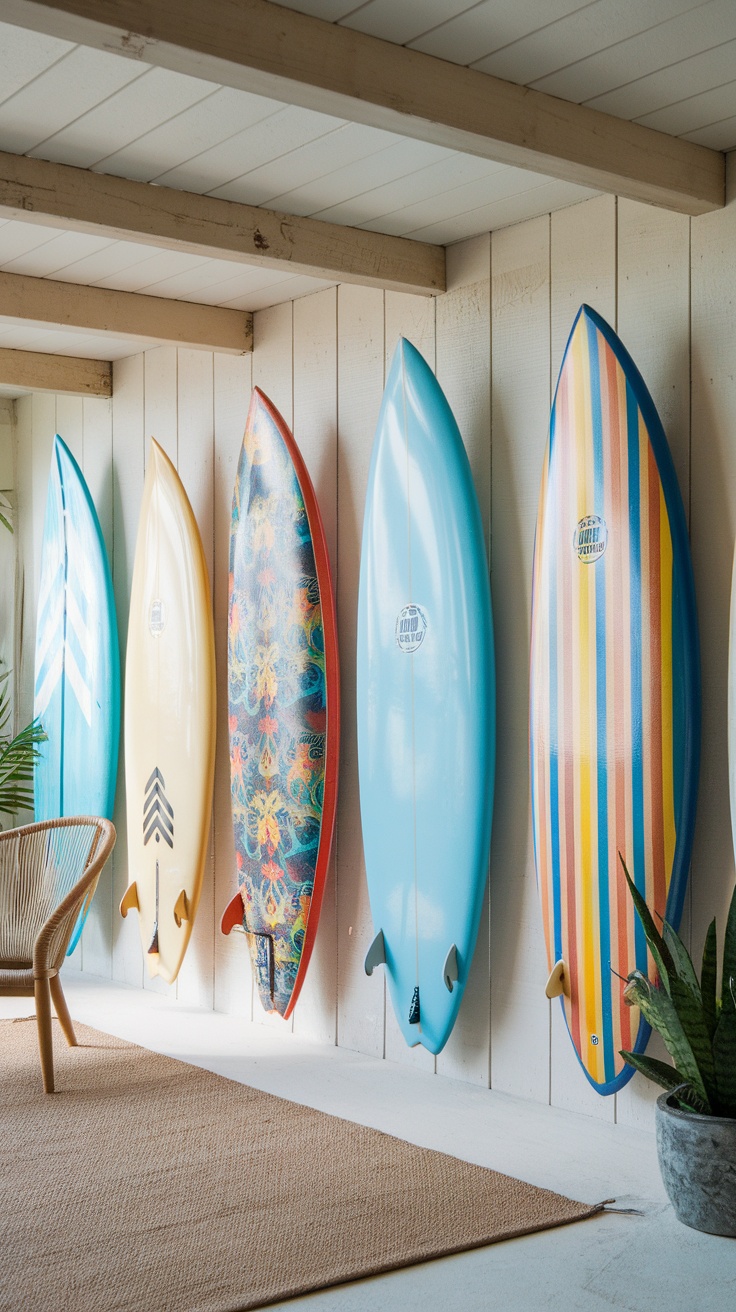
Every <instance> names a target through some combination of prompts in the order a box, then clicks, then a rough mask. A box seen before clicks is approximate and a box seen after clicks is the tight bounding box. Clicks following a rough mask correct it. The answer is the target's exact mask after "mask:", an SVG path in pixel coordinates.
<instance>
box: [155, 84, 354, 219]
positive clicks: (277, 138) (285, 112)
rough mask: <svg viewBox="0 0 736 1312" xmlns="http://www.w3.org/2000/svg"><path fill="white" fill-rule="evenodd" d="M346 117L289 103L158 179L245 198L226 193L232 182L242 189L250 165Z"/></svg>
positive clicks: (169, 184) (293, 146)
mask: <svg viewBox="0 0 736 1312" xmlns="http://www.w3.org/2000/svg"><path fill="white" fill-rule="evenodd" d="M344 122H345V120H344V119H338V118H333V117H331V115H329V114H317V113H315V112H314V111H313V110H307V109H299V108H297V107H295V106H292V105H288V106H286V107H285V108H284V109H281V110H279V112H278V113H277V114H272V115H271V116H270V117H269V118H267V119H266V120H265V122H263V123H259V124H256V125H254V126H251V127H248V128H245V129H244V131H242V132H237V133H235V135H234V136H232V137H229V138H228V139H227V141H223V142H221V143H220V145H218V146H215V147H213V148H212V149H211V150H207V151H204V152H203V153H202V154H201V155H196V156H195V157H194V158H193V159H190V160H188V161H187V162H186V163H185V164H181V165H178V166H177V167H176V168H173V169H167V171H166V172H165V173H160V174H159V175H158V176H157V177H156V178H155V179H154V181H155V182H158V183H160V184H161V185H162V186H165V187H177V188H179V189H180V190H183V191H197V192H201V193H209V192H211V193H213V194H215V195H218V196H223V197H224V199H226V200H241V199H245V197H243V196H241V195H230V194H227V195H225V191H226V190H227V189H228V188H229V186H231V185H233V186H234V190H235V191H238V186H237V184H238V182H239V180H240V179H241V178H242V177H243V174H245V173H247V172H248V171H249V170H250V169H254V168H258V167H259V166H260V165H261V164H267V163H269V161H271V160H273V159H275V158H277V157H278V156H279V155H285V154H286V153H287V151H290V150H294V149H296V147H297V146H300V145H304V144H306V142H307V141H313V140H314V139H315V138H316V137H321V136H325V135H326V134H327V133H328V132H334V131H335V129H336V128H339V127H342V126H343V125H344Z"/></svg>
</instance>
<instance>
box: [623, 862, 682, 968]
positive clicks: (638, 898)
mask: <svg viewBox="0 0 736 1312" xmlns="http://www.w3.org/2000/svg"><path fill="white" fill-rule="evenodd" d="M618 859H619V861H620V862H621V865H622V866H623V869H624V874H625V876H626V882H627V884H628V886H629V889H630V892H631V896H632V898H633V899H634V906H635V907H636V910H637V914H638V916H639V919H640V921H641V924H642V928H643V930H644V933H645V935H646V940H647V943H648V944H649V951H650V952H651V954H652V957H653V958H654V964H655V966H656V967H657V971H658V973H659V977H660V979H661V980H662V983H663V984H664V986H665V988H666V989H669V982H670V977H671V976H673V975H675V974H676V973H677V971H676V968H675V963H674V961H673V960H672V954H671V953H670V950H669V948H668V947H667V944H666V943H665V941H664V939H663V938H662V935H661V934H660V932H659V930H658V929H657V926H656V925H655V923H654V920H653V919H652V915H651V912H650V910H649V907H648V906H647V904H646V902H645V901H644V898H643V897H642V895H641V893H640V892H639V890H638V888H637V887H636V884H635V883H634V881H633V879H632V878H631V875H630V874H629V871H628V869H627V866H626V862H625V861H624V859H623V857H622V855H621V853H620V852H619V854H618Z"/></svg>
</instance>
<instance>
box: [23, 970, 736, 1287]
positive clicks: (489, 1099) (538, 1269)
mask: <svg viewBox="0 0 736 1312" xmlns="http://www.w3.org/2000/svg"><path fill="white" fill-rule="evenodd" d="M64 988H65V992H66V996H67V999H68V1001H69V1006H70V1010H71V1013H72V1016H74V1017H75V1018H78V1019H79V1020H80V1021H83V1022H85V1023H87V1024H89V1025H93V1026H95V1027H96V1028H98V1029H101V1030H105V1031H106V1032H108V1033H110V1034H115V1035H118V1036H119V1037H121V1038H126V1039H131V1040H133V1041H134V1042H136V1043H140V1044H142V1045H143V1046H145V1047H147V1048H150V1049H153V1050H154V1051H156V1052H163V1053H168V1054H169V1055H170V1056H172V1057H178V1058H180V1059H181V1060H182V1061H187V1062H191V1063H193V1064H195V1065H198V1066H203V1067H205V1068H206V1069H207V1070H211V1071H215V1072H216V1073H218V1074H220V1075H226V1076H228V1077H229V1078H230V1079H233V1080H239V1081H241V1082H242V1083H244V1084H250V1085H253V1086H254V1087H256V1088H259V1089H264V1090H267V1091H268V1092H269V1093H275V1094H279V1095H281V1096H283V1097H286V1098H291V1099H293V1100H294V1101H296V1102H300V1103H304V1104H306V1105H308V1106H310V1107H316V1108H319V1109H320V1110H321V1111H324V1112H329V1113H332V1114H334V1115H339V1116H343V1117H346V1118H347V1119H349V1120H352V1121H356V1122H358V1123H360V1124H362V1125H371V1126H375V1127H376V1128H377V1129H379V1130H384V1131H387V1132H388V1133H389V1134H395V1135H398V1136H399V1137H400V1138H402V1139H407V1140H409V1141H410V1142H412V1143H416V1144H422V1145H425V1146H426V1147H429V1148H436V1149H439V1150H441V1151H442V1152H447V1153H453V1154H455V1155H456V1156H458V1157H461V1158H465V1159H466V1160H468V1161H472V1162H478V1163H480V1164H481V1165H485V1166H490V1167H494V1168H495V1169H496V1170H499V1171H504V1172H506V1173H507V1174H509V1175H515V1176H517V1177H519V1178H520V1179H523V1180H528V1181H529V1182H530V1183H533V1184H537V1185H543V1186H546V1187H548V1188H551V1189H556V1190H558V1191H559V1192H560V1193H565V1194H568V1195H569V1196H571V1197H574V1198H578V1199H581V1200H583V1201H586V1202H588V1201H589V1202H597V1201H600V1200H601V1199H604V1198H615V1199H616V1204H615V1205H616V1206H617V1207H620V1208H632V1209H636V1214H634V1215H621V1214H613V1213H611V1214H606V1215H604V1216H601V1217H594V1218H593V1219H591V1220H589V1221H585V1222H582V1223H580V1224H577V1225H571V1226H567V1227H564V1228H561V1229H558V1230H548V1231H546V1232H543V1233H541V1234H536V1235H529V1236H527V1237H525V1238H522V1239H514V1240H511V1241H508V1242H506V1243H501V1244H496V1245H494V1246H492V1247H490V1248H486V1249H478V1250H475V1251H474V1252H470V1253H467V1254H459V1255H456V1256H454V1257H449V1258H443V1259H440V1260H438V1261H435V1262H429V1263H426V1264H424V1265H422V1266H416V1267H411V1268H408V1269H406V1270H403V1271H397V1272H396V1273H394V1274H390V1275H384V1276H378V1277H374V1278H372V1279H369V1280H361V1281H356V1282H355V1283H353V1284H350V1285H343V1286H341V1287H339V1288H337V1289H332V1290H326V1291H324V1292H322V1293H317V1294H313V1295H310V1296H308V1297H306V1298H298V1299H294V1300H291V1301H290V1302H288V1303H281V1304H278V1305H277V1306H278V1307H279V1308H281V1309H283V1312H430V1310H431V1312H435V1309H437V1312H440V1310H441V1312H490V1310H491V1309H497V1308H498V1309H503V1312H548V1310H549V1312H578V1310H579V1312H611V1309H621V1310H622V1312H659V1310H660V1309H662V1312H665V1309H666V1312H680V1310H682V1312H734V1309H736V1240H730V1239H721V1238H716V1237H715V1236H712V1235H702V1234H698V1233H697V1232H696V1231H694V1230H689V1229H688V1228H687V1227H685V1226H683V1225H680V1223H679V1222H678V1221H677V1220H676V1219H675V1217H674V1214H673V1212H672V1209H671V1207H670V1206H669V1204H668V1202H667V1200H666V1197H665V1194H664V1191H663V1188H662V1185H661V1181H660V1177H659V1171H658V1168H657V1159H656V1149H655V1144H654V1138H653V1136H652V1135H650V1134H645V1133H643V1132H641V1131H636V1130H628V1129H625V1128H624V1127H622V1126H611V1125H606V1124H603V1123H601V1122H600V1121H598V1120H595V1119H593V1118H589V1117H583V1116H577V1115H574V1114H572V1113H568V1112H563V1111H557V1110H553V1109H550V1108H549V1107H543V1106H541V1105H538V1104H536V1103H532V1102H526V1101H523V1100H521V1099H517V1098H511V1097H508V1096H507V1095H504V1094H499V1093H493V1092H490V1093H489V1092H488V1091H487V1090H483V1089H478V1088H474V1087H472V1086H469V1085H466V1084H461V1083H459V1082H457V1081H454V1080H448V1079H444V1078H442V1077H440V1076H430V1075H425V1074H423V1073H421V1072H418V1071H415V1070H412V1069H408V1068H406V1067H403V1066H397V1065H395V1064H393V1063H391V1062H383V1061H377V1060H375V1059H372V1058H368V1057H364V1056H361V1055H360V1054H358V1053H351V1052H347V1051H345V1050H344V1049H341V1048H335V1047H327V1046H324V1045H320V1044H315V1043H308V1042H306V1041H304V1040H299V1039H298V1038H296V1037H294V1036H293V1035H289V1036H288V1038H286V1037H285V1036H284V1037H282V1036H281V1035H280V1034H279V1033H278V1032H277V1031H276V1030H274V1029H271V1028H266V1027H263V1026H260V1025H253V1024H248V1023H246V1022H243V1021H242V1020H238V1019H236V1018H234V1017H231V1016H223V1015H220V1014H213V1013H212V1012H205V1011H197V1010H193V1009H192V1010H190V1009H186V1008H184V1007H182V1006H181V1005H179V1004H174V1003H173V1002H172V1001H170V1000H169V999H168V998H166V997H164V996H161V995H159V994H155V993H148V992H143V991H141V990H138V989H130V988H125V987H124V986H122V985H116V984H112V983H110V982H109V981H107V980H99V979H95V978H93V977H91V976H87V975H85V976H82V975H80V974H78V973H75V972H73V971H71V970H68V969H67V970H65V971H64ZM30 1010H32V1003H31V1002H30V1001H28V1002H26V1000H25V999H18V1000H16V999H10V998H3V999H0V1017H6V1016H11V1015H23V1014H26V1013H28V1012H29V1011H30Z"/></svg>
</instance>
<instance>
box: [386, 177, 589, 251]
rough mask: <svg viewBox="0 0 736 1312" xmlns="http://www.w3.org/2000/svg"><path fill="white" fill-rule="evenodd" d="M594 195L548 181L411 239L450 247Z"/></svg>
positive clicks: (435, 225) (427, 230)
mask: <svg viewBox="0 0 736 1312" xmlns="http://www.w3.org/2000/svg"><path fill="white" fill-rule="evenodd" d="M596 194H597V193H596V192H594V191H589V190H587V188H585V187H578V186H575V185H574V184H573V183H571V182H558V181H557V179H551V180H550V181H548V182H545V183H543V184H542V185H541V186H537V187H532V188H530V190H529V191H526V192H523V193H522V192H517V193H516V194H515V195H513V196H510V197H507V198H505V199H502V200H498V201H494V202H493V203H492V204H490V205H486V206H483V208H482V209H478V210H473V211H471V212H470V213H469V214H461V215H458V216H456V217H455V218H453V219H448V220H447V222H445V223H432V224H429V225H428V226H427V227H426V228H419V229H417V231H416V232H413V233H412V234H411V235H412V237H417V238H421V240H422V241H432V242H439V243H440V244H441V245H443V246H445V245H450V244H451V243H453V242H457V241H464V240H465V239H466V238H467V237H472V236H475V235H477V234H478V233H481V232H492V231H495V230H496V229H497V228H505V227H508V225H509V224H511V223H521V222H523V221H524V220H525V219H534V218H537V217H538V215H540V214H548V213H550V211H552V210H558V209H562V208H564V207H565V206H567V205H577V203H578V202H579V201H581V200H588V199H590V197H591V196H595V195H596Z"/></svg>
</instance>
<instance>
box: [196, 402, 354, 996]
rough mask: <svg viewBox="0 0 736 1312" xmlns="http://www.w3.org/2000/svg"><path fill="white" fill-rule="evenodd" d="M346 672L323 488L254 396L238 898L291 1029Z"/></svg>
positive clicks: (237, 802) (241, 492)
mask: <svg viewBox="0 0 736 1312" xmlns="http://www.w3.org/2000/svg"><path fill="white" fill-rule="evenodd" d="M339 695H340V693H339V666H338V651H337V630H336V623H335V608H334V601H333V592H332V581H331V577H330V567H329V560H328V555H327V545H326V542H325V535H324V529H323V526H322V521H321V518H320V513H319V508H318V505H317V500H316V497H315V493H314V488H313V487H312V483H311V480H310V477H309V474H308V472H307V469H306V466H305V464H304V461H303V460H302V457H301V455H300V452H299V449H298V447H297V445H296V443H295V441H294V439H293V437H292V435H291V433H290V432H289V429H288V427H287V425H286V424H285V422H284V420H283V419H282V417H281V415H280V414H279V413H278V411H277V410H276V408H275V407H274V406H273V405H272V404H271V402H270V401H269V400H268V398H267V397H266V396H264V394H263V393H262V392H260V391H259V390H258V388H256V389H255V390H254V392H253V396H252V399H251V404H250V409H249V412H248V419H247V423H246V427H245V435H244V438H243V446H242V450H241V454H240V461H239V464H238V473H237V478H236V481H235V490H234V495H233V510H232V524H231V534H230V599H229V616H228V699H229V700H228V710H229V724H230V762H231V787H232V811H233V826H234V833H235V852H236V860H237V867H238V869H237V878H238V892H237V893H236V894H235V896H234V898H233V900H232V901H231V903H230V905H229V906H228V908H227V909H226V911H225V914H224V916H223V922H222V929H223V932H224V933H228V932H229V931H230V930H231V929H233V928H236V927H237V928H240V929H243V930H244V931H245V934H246V939H247V942H248V947H249V950H250V956H251V962H252V966H253V972H254V975H255V979H256V984H257V987H258V994H259V997H260V1000H261V1003H262V1005H263V1007H264V1008H265V1010H266V1011H268V1012H278V1013H279V1014H280V1015H281V1016H284V1017H288V1016H290V1015H291V1012H292V1010H293V1008H294V1006H295V1004H296V1001H297V998H298V996H299V992H300V990H301V987H302V984H303V981H304V978H305V974H306V971H307V967H308V965H309V959H310V956H311V953H312V948H313V946H314V939H315V935H316V932H317V925H318V922H319V913H320V907H321V905H322V897H323V893H324V888H325V881H326V878H327V870H328V865H329V859H330V848H331V844H332V834H333V829H334V822H335V808H336V804H337V773H338V743H339V732H340V705H339Z"/></svg>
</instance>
